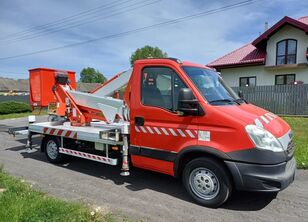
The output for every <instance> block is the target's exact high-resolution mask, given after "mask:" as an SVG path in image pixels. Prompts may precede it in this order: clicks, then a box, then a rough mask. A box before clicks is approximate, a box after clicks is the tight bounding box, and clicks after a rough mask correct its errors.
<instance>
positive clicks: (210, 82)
mask: <svg viewBox="0 0 308 222" xmlns="http://www.w3.org/2000/svg"><path fill="white" fill-rule="evenodd" d="M182 68H183V70H184V71H185V72H186V74H187V75H188V76H189V78H190V79H191V80H192V81H193V82H194V84H195V86H196V87H197V88H198V89H199V91H200V92H201V94H202V95H203V97H204V98H205V99H206V100H207V102H208V103H210V104H212V105H229V104H241V103H243V102H244V100H242V99H240V98H239V97H238V96H237V95H236V93H235V92H234V91H233V90H232V89H231V88H230V87H228V86H227V85H226V83H225V82H224V81H223V79H222V78H221V77H220V76H219V74H218V73H217V72H214V71H212V70H210V69H206V68H201V67H191V66H183V67H182Z"/></svg>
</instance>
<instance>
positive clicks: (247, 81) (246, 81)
mask: <svg viewBox="0 0 308 222" xmlns="http://www.w3.org/2000/svg"><path fill="white" fill-rule="evenodd" d="M256 85H257V78H256V77H255V76H250V77H240V86H256Z"/></svg>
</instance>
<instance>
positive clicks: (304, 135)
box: [283, 117, 308, 169]
mask: <svg viewBox="0 0 308 222" xmlns="http://www.w3.org/2000/svg"><path fill="white" fill-rule="evenodd" d="M283 119H284V120H285V121H287V122H288V123H289V125H290V126H291V128H292V130H293V133H294V143H295V159H296V161H297V168H302V169H308V118H300V117H283Z"/></svg>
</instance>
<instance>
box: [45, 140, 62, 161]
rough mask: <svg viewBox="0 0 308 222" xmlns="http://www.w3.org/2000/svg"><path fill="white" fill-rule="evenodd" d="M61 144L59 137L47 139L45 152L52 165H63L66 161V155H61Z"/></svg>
mask: <svg viewBox="0 0 308 222" xmlns="http://www.w3.org/2000/svg"><path fill="white" fill-rule="evenodd" d="M59 144H60V142H59V139H58V138H57V137H50V136H48V137H45V139H44V150H45V155H46V157H47V160H48V161H49V162H50V163H61V162H62V161H63V160H64V154H61V153H59V147H60V145H59Z"/></svg>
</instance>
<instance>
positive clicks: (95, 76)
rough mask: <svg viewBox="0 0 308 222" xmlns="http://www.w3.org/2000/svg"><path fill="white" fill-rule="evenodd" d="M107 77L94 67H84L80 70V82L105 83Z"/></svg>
mask: <svg viewBox="0 0 308 222" xmlns="http://www.w3.org/2000/svg"><path fill="white" fill-rule="evenodd" d="M106 81H107V79H106V77H105V76H104V75H103V74H102V73H100V72H99V71H98V70H95V69H94V68H91V67H88V68H84V69H82V70H81V72H80V82H87V83H93V82H97V83H104V82H106Z"/></svg>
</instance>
